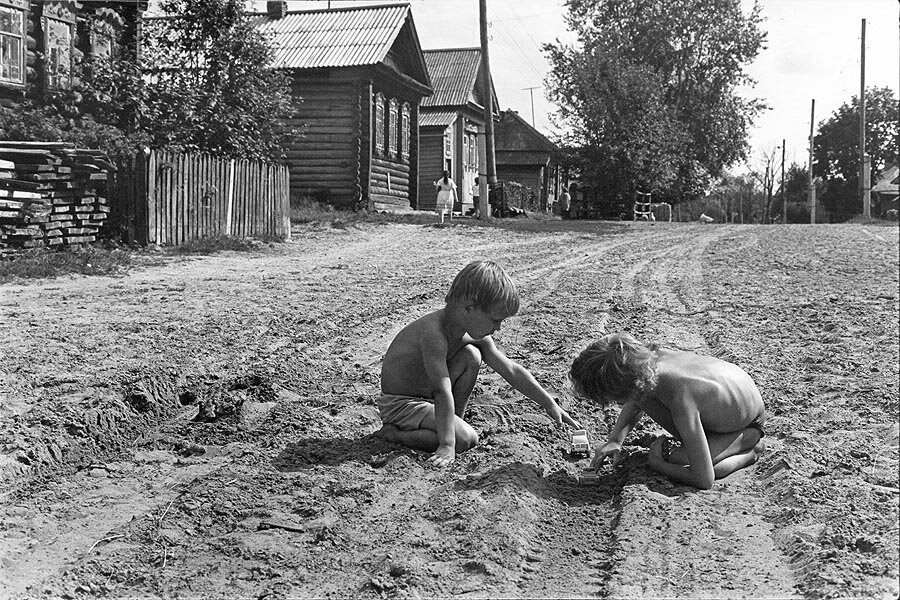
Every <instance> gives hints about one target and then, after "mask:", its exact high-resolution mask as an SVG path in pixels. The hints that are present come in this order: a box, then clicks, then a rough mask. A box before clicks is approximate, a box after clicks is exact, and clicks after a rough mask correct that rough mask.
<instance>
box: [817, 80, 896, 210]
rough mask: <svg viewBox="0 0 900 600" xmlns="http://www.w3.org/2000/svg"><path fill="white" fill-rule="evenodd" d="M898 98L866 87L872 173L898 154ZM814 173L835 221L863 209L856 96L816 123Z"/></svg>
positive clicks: (868, 152) (867, 141) (868, 144)
mask: <svg viewBox="0 0 900 600" xmlns="http://www.w3.org/2000/svg"><path fill="white" fill-rule="evenodd" d="M898 133H900V130H898V126H897V99H896V98H895V96H894V92H893V91H891V89H890V88H870V89H868V90H866V153H867V154H869V155H870V156H871V157H872V177H873V179H872V180H873V181H874V177H875V175H876V174H877V173H878V172H879V171H880V170H882V169H883V168H884V167H885V166H886V164H887V163H890V162H893V161H895V160H896V159H897V158H896V157H897V143H898V141H897V140H898ZM813 156H814V157H815V161H816V162H815V165H814V167H813V173H814V174H815V175H817V176H820V177H822V178H823V180H824V182H825V189H824V191H823V193H822V204H823V205H824V206H825V208H827V209H828V210H829V211H830V212H831V218H832V220H835V221H843V220H845V219H847V218H849V217H850V216H852V215H854V214H859V213H861V212H862V198H861V196H860V193H859V97H858V96H854V97H853V99H852V100H851V101H850V103H849V104H847V103H845V104H843V105H841V107H840V108H838V109H837V110H836V111H835V112H834V113H833V114H832V115H831V117H830V118H829V119H828V120H827V121H825V122H824V123H822V124H821V125H820V126H819V132H818V134H816V139H815V148H814V150H813Z"/></svg>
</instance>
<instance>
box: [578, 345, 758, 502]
mask: <svg viewBox="0 0 900 600" xmlns="http://www.w3.org/2000/svg"><path fill="white" fill-rule="evenodd" d="M569 379H570V381H571V383H572V386H573V389H574V391H575V393H576V394H577V395H579V396H581V397H583V398H586V399H589V400H592V401H595V402H597V403H599V404H600V405H603V406H606V405H608V404H610V403H615V404H618V405H620V406H621V411H620V413H619V417H618V419H617V420H616V424H615V426H614V427H613V429H612V431H610V433H609V437H608V439H607V441H606V443H605V444H602V445H599V446H598V447H597V449H596V452H595V454H594V458H593V460H592V462H591V467H592V468H594V469H599V468H600V465H602V464H603V462H604V461H605V460H606V459H607V458H610V459H612V462H613V464H615V463H617V462H618V461H619V459H620V458H621V451H622V444H623V443H624V441H625V438H626V437H627V436H628V433H629V432H630V431H631V430H632V428H633V427H634V426H635V425H636V424H637V422H638V421H639V419H640V418H641V416H642V415H643V414H645V413H646V414H647V416H649V417H650V418H651V419H653V420H654V421H656V423H657V424H659V425H660V426H661V427H662V428H663V429H665V430H666V431H667V432H668V433H669V434H670V435H671V436H672V437H673V438H674V440H671V439H668V438H666V437H665V436H662V437H659V438H657V439H656V440H655V441H654V442H653V443H652V444H651V446H650V456H649V465H650V468H652V469H653V470H655V471H657V472H659V473H662V474H664V475H666V476H668V477H670V478H671V479H674V480H675V481H678V482H680V483H685V484H688V485H692V486H694V487H697V488H700V489H709V488H711V487H712V485H713V481H714V480H716V479H721V478H722V477H725V476H727V475H729V474H730V473H733V472H734V471H737V470H738V469H742V468H744V467H747V466H750V465H752V464H754V463H755V462H756V460H757V458H758V456H759V454H760V453H761V452H762V451H763V449H764V443H763V441H762V438H763V436H764V435H765V433H764V430H763V424H764V422H765V418H766V411H765V408H764V406H763V401H762V397H761V396H760V393H759V390H758V389H757V388H756V384H755V383H754V382H753V380H752V379H751V378H750V375H748V374H747V373H746V372H745V371H744V370H743V369H741V368H740V367H738V366H737V365H734V364H731V363H729V362H726V361H723V360H720V359H718V358H714V357H712V356H704V355H701V354H695V353H693V352H681V351H675V350H670V349H666V348H662V347H659V346H658V345H656V344H647V345H645V344H643V343H641V342H639V341H638V340H636V339H635V338H634V337H632V336H631V335H629V334H627V333H613V334H609V335H606V336H604V337H602V338H600V339H599V340H597V341H596V342H594V343H592V344H590V345H589V346H588V347H587V348H586V349H585V350H583V351H582V352H581V354H580V355H579V356H578V358H576V359H575V361H574V362H573V363H572V366H571V369H570V370H569Z"/></svg>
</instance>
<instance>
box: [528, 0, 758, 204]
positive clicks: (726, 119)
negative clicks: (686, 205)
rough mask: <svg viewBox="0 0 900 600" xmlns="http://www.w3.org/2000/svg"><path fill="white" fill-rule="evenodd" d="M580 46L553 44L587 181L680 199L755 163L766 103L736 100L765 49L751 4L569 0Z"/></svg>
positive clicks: (554, 79)
mask: <svg viewBox="0 0 900 600" xmlns="http://www.w3.org/2000/svg"><path fill="white" fill-rule="evenodd" d="M566 7H567V9H568V14H567V17H566V20H567V24H568V26H569V28H570V29H571V30H572V31H574V32H575V33H576V34H577V35H578V40H579V41H578V44H577V45H576V46H567V45H563V44H561V43H556V44H546V45H545V46H544V51H545V53H546V54H547V56H548V59H549V61H550V63H551V67H552V69H551V72H550V75H549V76H548V88H549V89H550V92H549V96H550V98H551V99H552V100H553V101H554V102H555V103H556V104H557V106H558V107H559V118H560V121H561V124H562V125H564V126H565V127H566V128H567V129H568V131H569V138H570V139H568V140H565V143H567V144H569V145H572V146H576V147H580V148H582V160H581V166H582V177H583V178H584V179H586V180H588V181H589V182H591V183H592V184H593V185H595V186H598V185H599V186H603V187H605V188H606V191H607V193H609V194H610V195H614V196H617V197H620V198H622V197H629V196H630V195H631V191H632V190H633V189H635V188H639V189H642V190H649V189H652V190H655V191H656V192H657V194H658V196H657V197H659V196H662V197H663V198H665V199H668V200H669V201H678V200H679V199H681V198H683V197H696V196H698V195H699V194H701V193H702V192H703V190H704V189H705V187H706V186H707V184H708V183H709V182H710V181H711V177H712V176H716V175H718V174H719V173H720V172H721V171H722V169H723V168H724V167H726V166H728V165H730V164H733V163H734V162H736V161H738V160H739V159H741V158H743V157H744V155H745V151H746V138H747V130H748V128H749V126H750V124H751V122H752V119H753V118H754V117H755V115H756V114H757V112H758V111H759V110H760V109H761V108H762V104H761V103H760V102H759V101H757V100H745V99H742V98H740V97H739V96H738V95H737V94H736V90H737V87H738V86H740V85H742V84H751V83H753V82H752V80H751V79H750V78H749V77H748V76H747V75H746V73H745V72H744V67H745V65H747V64H749V63H750V62H751V61H752V60H753V59H754V58H755V57H756V55H757V53H758V52H759V50H760V49H761V47H762V44H763V42H764V39H765V34H764V33H763V32H761V31H760V30H759V27H758V25H759V23H760V22H761V19H762V18H761V16H760V9H759V7H758V6H757V5H755V4H754V7H753V9H752V10H751V11H750V13H749V15H744V14H743V13H742V12H741V8H740V0H567V2H566Z"/></svg>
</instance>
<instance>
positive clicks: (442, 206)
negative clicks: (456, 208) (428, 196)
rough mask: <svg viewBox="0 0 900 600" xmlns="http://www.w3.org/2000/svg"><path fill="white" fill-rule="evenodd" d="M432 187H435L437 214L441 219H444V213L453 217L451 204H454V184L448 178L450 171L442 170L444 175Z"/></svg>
mask: <svg viewBox="0 0 900 600" xmlns="http://www.w3.org/2000/svg"><path fill="white" fill-rule="evenodd" d="M434 187H435V188H437V203H436V204H435V207H434V209H435V211H437V213H438V214H439V215H441V220H442V221H443V220H444V213H447V214H449V215H450V218H451V219H452V218H453V205H454V204H456V184H455V183H454V182H453V180H452V179H450V171H446V170H445V171H444V176H443V177H441V178H440V179H438V180H437V181H435V182H434Z"/></svg>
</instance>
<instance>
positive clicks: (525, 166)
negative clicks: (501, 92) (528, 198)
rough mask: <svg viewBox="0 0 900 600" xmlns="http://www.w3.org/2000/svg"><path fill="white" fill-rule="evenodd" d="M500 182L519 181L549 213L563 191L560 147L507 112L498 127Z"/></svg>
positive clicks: (498, 177) (501, 117) (515, 114)
mask: <svg viewBox="0 0 900 600" xmlns="http://www.w3.org/2000/svg"><path fill="white" fill-rule="evenodd" d="M494 145H495V146H494V147H495V155H496V164H497V179H500V180H503V181H516V182H518V183H521V184H523V185H526V186H528V187H529V188H531V189H532V190H534V193H535V194H539V197H538V198H536V200H537V202H536V204H537V205H538V206H539V207H540V209H541V210H544V211H546V210H548V209H549V208H550V206H552V205H553V203H554V202H556V199H557V197H558V195H559V194H560V193H561V192H562V187H561V184H562V171H561V169H560V165H559V147H558V146H557V145H556V144H554V143H553V142H551V141H550V140H549V139H547V138H546V137H545V136H544V134H542V133H541V132H540V131H538V130H537V129H535V128H534V127H532V126H531V125H530V124H529V123H527V122H526V121H525V119H523V118H522V117H520V116H519V114H518V113H517V112H515V111H513V110H506V111H503V113H501V115H500V122H499V123H497V125H496V126H495V128H494Z"/></svg>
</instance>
